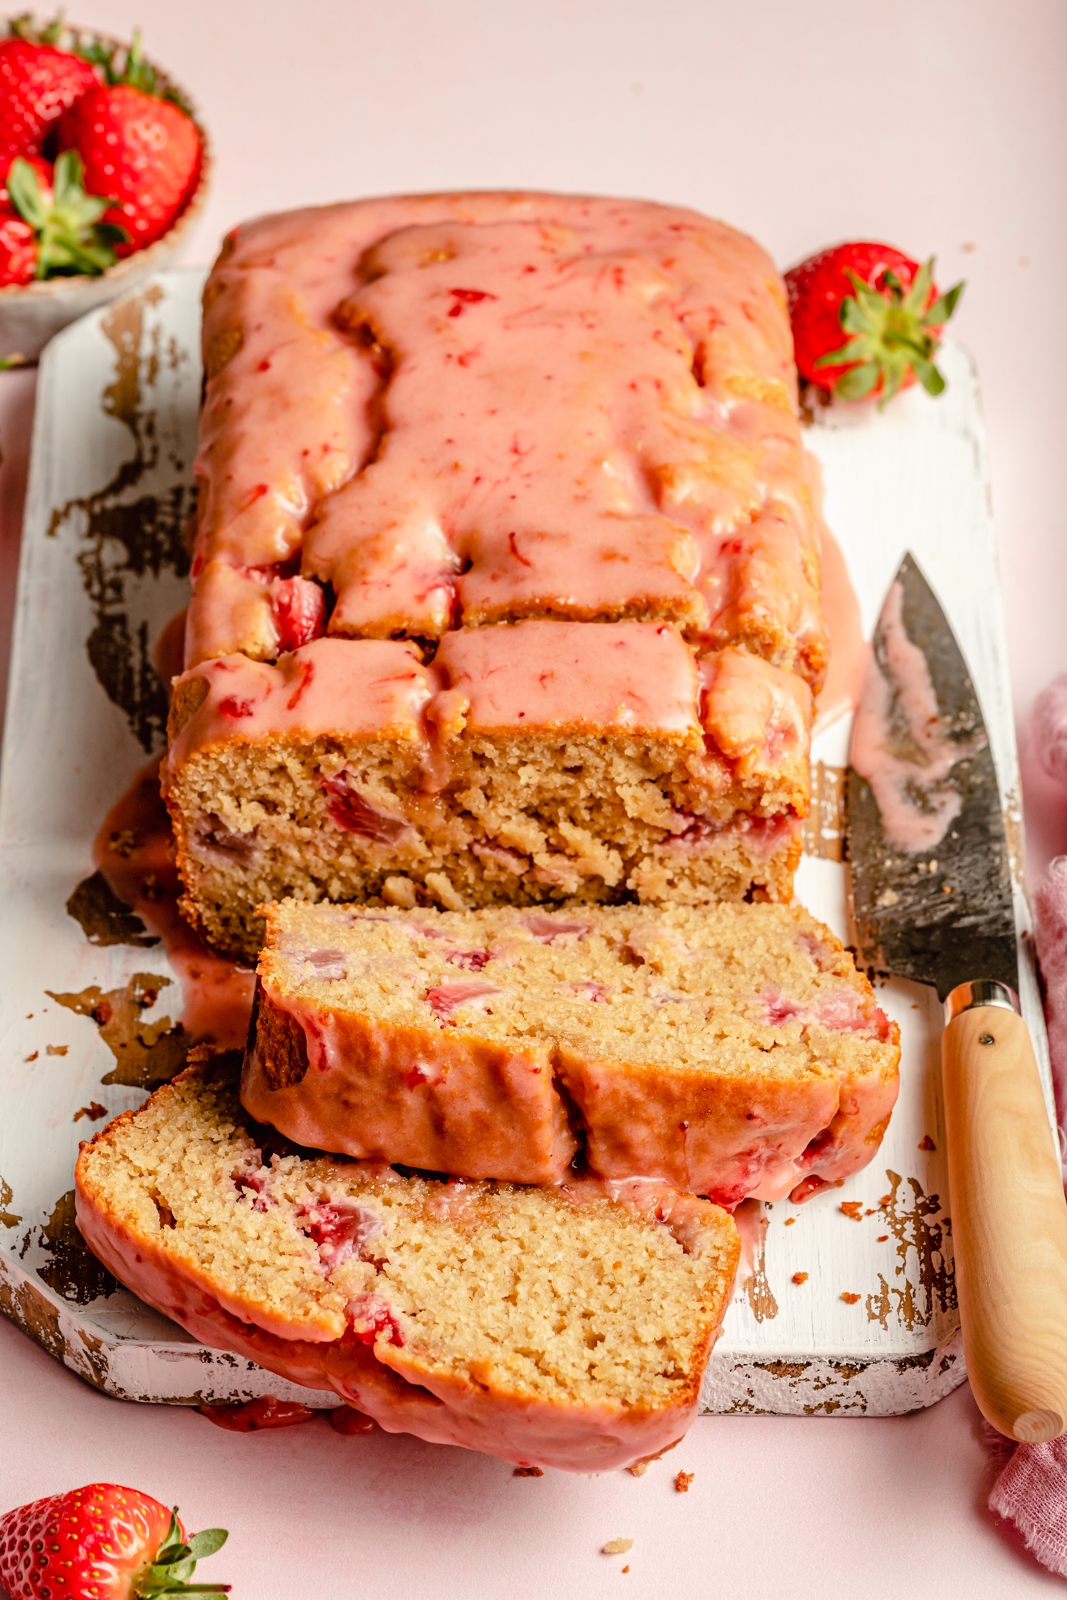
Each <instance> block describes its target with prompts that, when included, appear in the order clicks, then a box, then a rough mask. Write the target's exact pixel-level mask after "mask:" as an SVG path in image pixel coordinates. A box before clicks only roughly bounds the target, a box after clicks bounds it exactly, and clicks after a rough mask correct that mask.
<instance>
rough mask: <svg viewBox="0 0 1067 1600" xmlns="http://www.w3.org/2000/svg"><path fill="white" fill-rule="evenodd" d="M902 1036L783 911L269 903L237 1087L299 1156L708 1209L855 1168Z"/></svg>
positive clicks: (891, 1097)
mask: <svg viewBox="0 0 1067 1600" xmlns="http://www.w3.org/2000/svg"><path fill="white" fill-rule="evenodd" d="M899 1056H900V1050H899V1044H898V1037H897V1030H896V1026H895V1024H891V1023H890V1022H889V1021H888V1019H887V1018H886V1017H885V1015H884V1013H883V1012H882V1011H881V1010H880V1009H879V1007H878V1005H877V1003H876V1001H875V997H874V994H873V992H872V990H871V986H870V984H869V983H868V982H867V979H866V978H865V977H864V976H863V975H862V974H860V973H858V972H857V971H856V969H855V967H854V965H853V962H852V958H851V956H850V955H849V954H848V952H847V951H846V950H844V949H843V947H842V945H841V942H840V940H838V939H837V938H835V937H834V935H833V934H832V933H831V932H830V930H829V929H828V928H826V927H825V926H823V924H821V923H819V922H817V921H816V920H815V919H814V918H813V917H812V916H810V915H809V914H808V912H806V911H805V910H803V908H802V907H800V906H780V905H770V904H763V905H736V904H730V905H720V906H714V907H700V906H670V907H664V908H663V909H661V910H658V911H654V910H652V909H650V908H648V907H639V906H614V907H598V906H586V905H582V906H577V907H572V908H571V909H569V910H560V911H548V910H539V909H520V908H509V909H507V910H504V909H500V910H485V911H476V912H435V911H433V910H432V909H420V910H417V911H412V912H403V911H390V910H384V909H383V910H374V909H371V908H367V907H354V906H332V905H308V904H305V903H301V902H297V901H293V900H289V901H285V902H282V903H280V904H276V905H273V906H271V907H269V908H268V914H267V943H266V946H265V948H264V950H263V952H262V954H261V957H260V963H259V991H258V1000H257V1007H256V1014H255V1019H254V1022H253V1028H252V1032H251V1034H250V1042H249V1049H248V1054H247V1057H246V1061H245V1069H244V1075H243V1080H242V1091H241V1097H242V1101H243V1104H244V1105H245V1107H246V1109H247V1110H248V1111H249V1112H250V1113H251V1114H252V1115H253V1116H254V1117H256V1118H257V1119H258V1120H259V1121H261V1122H267V1123H270V1124H271V1125H272V1126H273V1127H275V1128H277V1129H279V1130H280V1131H281V1132H282V1133H284V1134H286V1135H287V1136H288V1137H289V1138H291V1139H295V1140H297V1141H298V1142H299V1143H301V1144H305V1145H310V1146H313V1147H314V1148H316V1149H326V1150H334V1151H340V1152H344V1153H346V1154H348V1155H351V1156H356V1157H358V1158H361V1159H375V1160H385V1161H400V1162H404V1163H405V1164H407V1165H410V1166H414V1167H419V1168H424V1169H428V1170H430V1171H436V1172H448V1173H456V1174H458V1175H461V1176H465V1177H469V1178H502V1179H508V1180H511V1181H513V1182H521V1183H554V1182H559V1181H560V1180H561V1179H562V1178H563V1177H564V1175H565V1174H566V1172H567V1170H568V1168H569V1167H570V1164H571V1161H572V1158H573V1157H574V1156H575V1154H576V1152H578V1153H579V1154H580V1157H581V1161H582V1162H584V1163H585V1164H586V1165H587V1166H588V1168H589V1169H590V1170H591V1171H592V1172H594V1173H595V1174H597V1175H598V1176H600V1177H602V1178H611V1179H617V1178H626V1177H631V1176H634V1175H640V1176H643V1177H653V1178H662V1179H665V1180H666V1181H667V1182H669V1183H671V1184H673V1185H674V1186H675V1187H677V1188H679V1189H688V1190H691V1191H692V1192H694V1193H697V1194H706V1195H708V1196H710V1198H712V1199H713V1200H716V1201H717V1202H718V1203H719V1204H722V1205H731V1206H732V1205H735V1204H736V1203H737V1202H738V1201H739V1200H742V1199H743V1198H744V1197H745V1196H746V1195H756V1196H758V1197H759V1198H761V1199H765V1200H776V1199H780V1198H782V1197H783V1196H784V1195H786V1194H788V1193H791V1192H792V1193H793V1194H794V1198H797V1199H802V1198H804V1197H805V1196H806V1195H807V1194H809V1193H811V1192H814V1190H816V1189H817V1188H819V1187H821V1186H822V1185H824V1184H826V1183H832V1182H835V1181H836V1180H837V1179H839V1178H844V1177H847V1176H848V1175H849V1174H851V1173H852V1172H855V1171H857V1170H858V1169H859V1168H860V1167H862V1166H864V1165H866V1163H867V1162H868V1161H869V1160H870V1159H871V1157H872V1156H873V1154H874V1152H875V1150H876V1149H877V1148H878V1144H879V1141H880V1140H881V1137H882V1133H883V1131H884V1129H885V1126H886V1124H887V1122H888V1120H889V1114H890V1112H891V1110H892V1108H893V1104H894V1101H895V1099H896V1092H897V1066H898V1061H899Z"/></svg>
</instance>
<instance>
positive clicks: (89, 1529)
mask: <svg viewBox="0 0 1067 1600" xmlns="http://www.w3.org/2000/svg"><path fill="white" fill-rule="evenodd" d="M225 1541H226V1533H225V1531H224V1530H223V1529H222V1528H208V1529H207V1530H206V1531H205V1532H204V1533H197V1534H194V1535H193V1537H192V1538H191V1539H189V1540H188V1542H186V1538H185V1529H184V1528H183V1527H182V1525H181V1523H180V1522H179V1521H178V1513H177V1510H174V1511H173V1512H171V1511H168V1509H167V1507H166V1506H162V1505H160V1503H159V1501H158V1500H153V1499H151V1497H150V1496H149V1495H146V1494H141V1493H140V1491H139V1490H137V1489H123V1488H121V1487H120V1486H119V1485H118V1484H115V1483H90V1484H88V1485H87V1486H86V1487H85V1488H84V1489H72V1490H71V1491H70V1492H69V1494H54V1495H49V1496H48V1498H47V1499H44V1500H34V1501H32V1502H31V1503H30V1504H29V1505H26V1506H18V1507H16V1509H15V1510H14V1511H9V1512H8V1513H7V1515H6V1516H5V1517H4V1518H2V1519H0V1583H3V1584H4V1585H5V1587H6V1588H7V1591H8V1594H9V1595H10V1596H11V1600H58V1597H59V1596H64V1597H65V1600H140V1597H145V1600H147V1597H149V1596H153V1597H154V1596H163V1595H180V1594H200V1595H205V1596H209V1597H210V1596H214V1597H215V1600H222V1596H223V1595H224V1594H227V1593H228V1592H229V1585H228V1584H206V1583H189V1582H188V1579H189V1578H190V1577H191V1576H192V1573H193V1569H194V1567H195V1566H196V1563H197V1561H198V1560H201V1559H202V1558H203V1557H204V1556H209V1555H213V1554H214V1552H215V1551H216V1550H218V1549H219V1548H220V1546H222V1545H223V1544H224V1543H225Z"/></svg>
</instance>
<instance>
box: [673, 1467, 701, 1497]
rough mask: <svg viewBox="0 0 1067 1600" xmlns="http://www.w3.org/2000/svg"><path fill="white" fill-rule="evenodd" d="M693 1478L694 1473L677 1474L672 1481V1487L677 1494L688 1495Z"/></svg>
mask: <svg viewBox="0 0 1067 1600" xmlns="http://www.w3.org/2000/svg"><path fill="white" fill-rule="evenodd" d="M695 1477H696V1473H695V1472H679V1473H678V1474H677V1476H676V1477H675V1480H674V1487H675V1488H676V1489H677V1491H678V1493H679V1494H688V1493H689V1485H690V1484H691V1483H692V1481H693V1479H694V1478H695Z"/></svg>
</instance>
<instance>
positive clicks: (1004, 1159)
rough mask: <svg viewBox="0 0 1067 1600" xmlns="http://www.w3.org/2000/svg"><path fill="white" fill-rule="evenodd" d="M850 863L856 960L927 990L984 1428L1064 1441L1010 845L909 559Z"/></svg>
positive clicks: (851, 820) (860, 765)
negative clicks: (936, 1019) (937, 1023)
mask: <svg viewBox="0 0 1067 1600" xmlns="http://www.w3.org/2000/svg"><path fill="white" fill-rule="evenodd" d="M847 795H848V825H847V838H848V857H849V877H850V893H851V900H852V912H853V921H854V924H855V930H856V947H857V959H858V962H859V964H860V965H863V966H866V967H867V968H869V969H870V970H871V971H872V974H873V973H884V974H887V975H893V976H897V977H903V978H910V979H912V980H913V981H915V982H918V983H925V984H930V985H932V986H933V987H934V988H935V989H936V990H937V993H938V996H939V997H940V999H941V1000H942V1001H944V1002H945V1016H946V1027H945V1032H944V1034H943V1036H942V1046H941V1057H942V1091H943V1099H944V1112H945V1128H946V1139H947V1156H948V1169H949V1173H948V1175H949V1191H950V1195H951V1205H952V1219H953V1220H952V1237H953V1247H954V1254H955V1262H956V1286H957V1295H958V1299H959V1306H960V1321H961V1327H962V1333H963V1346H964V1358H965V1362H966V1366H967V1373H968V1376H969V1378H970V1380H971V1387H972V1389H973V1391H974V1394H975V1398H976V1400H977V1402H978V1405H979V1407H980V1408H981V1410H982V1412H983V1413H984V1415H985V1416H986V1418H987V1419H988V1420H989V1421H990V1422H991V1423H992V1424H993V1426H994V1427H995V1428H997V1429H998V1430H999V1431H1000V1432H1002V1433H1005V1434H1007V1435H1008V1437H1010V1438H1014V1439H1018V1440H1021V1441H1035V1440H1040V1439H1052V1438H1056V1437H1057V1436H1058V1435H1059V1434H1061V1433H1063V1432H1065V1431H1067V1202H1065V1200H1064V1190H1063V1179H1062V1173H1061V1171H1060V1164H1059V1155H1058V1151H1057V1148H1056V1146H1055V1144H1054V1141H1053V1134H1052V1129H1051V1125H1050V1123H1049V1119H1048V1113H1047V1110H1046V1105H1045V1099H1044V1093H1043V1090H1042V1087H1041V1080H1040V1076H1039V1074H1038V1070H1037V1063H1036V1060H1035V1058H1034V1053H1033V1045H1032V1043H1031V1040H1030V1036H1029V1033H1028V1031H1027V1028H1026V1024H1025V1023H1024V1022H1023V1020H1022V1016H1021V1008H1020V1005H1019V998H1018V994H1017V992H1016V991H1017V989H1018V956H1017V945H1016V932H1015V918H1014V910H1013V903H1012V885H1011V873H1010V868H1009V857H1008V843H1007V831H1006V827H1005V823H1004V813H1003V807H1002V803H1001V798H1000V791H999V787H998V784H997V776H996V769H995V766H994V764H993V756H992V751H991V749H990V745H989V739H988V735H987V733H986V728H985V722H984V720H983V717H982V710H981V706H980V704H979V702H978V697H977V695H976V693H975V690H974V685H973V682H972V680H971V676H970V673H969V671H968V669H967V663H966V661H965V659H964V657H963V653H962V651H961V650H960V648H959V645H958V643H957V642H956V639H955V636H954V634H953V632H952V629H951V627H950V626H949V623H948V619H947V617H946V616H945V613H944V611H943V609H942V607H941V604H940V602H939V601H938V599H937V596H936V595H935V594H934V592H933V590H932V589H931V588H930V585H929V584H928V583H927V581H926V579H925V577H924V576H923V574H922V572H921V570H920V568H919V566H918V563H917V562H916V561H915V559H914V557H913V556H912V555H910V554H908V555H906V556H905V557H904V560H903V561H902V562H901V564H900V567H899V569H898V571H897V574H896V577H895V578H894V580H893V582H892V584H891V585H890V587H889V591H888V593H887V595H886V598H885V602H884V604H883V606H882V611H881V614H880V616H879V619H878V624H877V627H876V629H875V633H874V638H873V640H872V649H871V656H870V661H869V666H868V671H867V676H866V680H865V683H864V687H863V691H862V694H861V696H860V703H859V705H858V706H857V708H856V715H855V718H854V720H853V727H852V737H851V743H850V748H849V773H848V785H847Z"/></svg>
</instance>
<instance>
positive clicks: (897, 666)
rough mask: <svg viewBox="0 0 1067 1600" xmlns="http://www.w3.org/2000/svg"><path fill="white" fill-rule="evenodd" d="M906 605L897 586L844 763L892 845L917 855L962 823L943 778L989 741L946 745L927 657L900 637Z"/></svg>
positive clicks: (955, 797)
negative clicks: (862, 785) (862, 784)
mask: <svg viewBox="0 0 1067 1600" xmlns="http://www.w3.org/2000/svg"><path fill="white" fill-rule="evenodd" d="M903 605H904V591H903V589H902V587H901V585H900V583H899V582H898V583H894V584H893V586H892V587H891V589H890V590H889V593H888V594H887V596H886V599H885V604H884V606H883V607H882V615H881V617H880V618H879V620H878V632H877V649H876V652H875V653H874V654H872V655H871V658H870V663H869V666H868V669H867V677H866V679H865V682H864V686H863V693H862V695H861V697H860V702H859V705H858V707H857V709H856V717H855V721H854V722H853V724H852V742H851V746H850V748H849V760H850V761H851V763H852V765H853V767H855V769H856V771H857V772H858V773H859V775H860V777H861V778H866V780H867V782H868V783H869V784H870V786H871V789H872V790H873V792H874V798H875V800H876V801H877V803H878V811H879V814H880V816H881V819H882V828H883V830H884V832H885V836H886V839H887V841H888V842H889V844H890V845H892V846H893V847H894V848H895V849H897V850H901V851H903V852H904V853H905V854H907V855H918V854H920V853H921V852H922V851H925V850H933V849H935V848H936V846H937V845H938V844H940V842H941V840H942V839H943V838H944V837H945V834H946V833H947V831H948V829H949V828H950V827H951V825H952V823H953V822H955V820H956V818H957V817H958V816H959V814H960V810H961V808H962V806H963V800H962V797H961V795H960V793H959V790H958V789H956V788H953V787H952V785H951V784H949V783H948V778H949V776H950V774H951V772H952V769H953V767H954V766H955V765H956V763H957V762H958V761H963V760H965V759H966V758H967V757H968V756H971V755H974V754H975V753H976V752H977V751H978V750H980V749H982V748H983V746H984V745H985V742H986V736H985V734H984V733H980V734H977V735H975V736H974V737H973V738H972V739H969V740H967V741H961V740H954V739H950V738H949V737H948V735H947V733H946V731H945V726H944V723H943V721H942V719H941V716H940V714H939V712H938V706H937V695H936V693H935V691H934V686H933V683H932V681H931V679H930V669H929V667H928V666H927V664H926V657H925V656H924V655H923V653H922V651H921V650H920V649H919V648H918V646H917V645H915V644H913V643H912V641H911V640H910V639H909V638H908V635H907V631H906V630H905V627H904V616H903Z"/></svg>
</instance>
